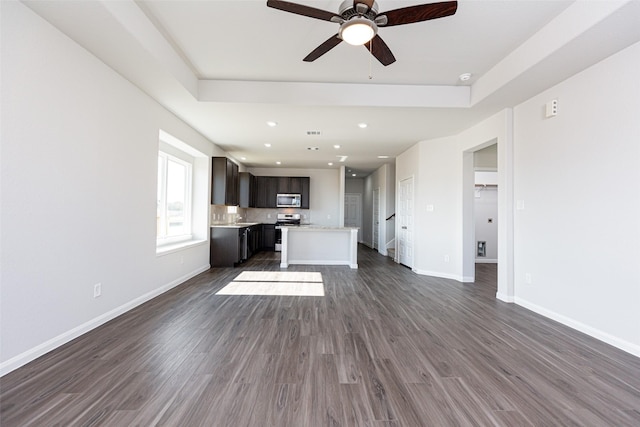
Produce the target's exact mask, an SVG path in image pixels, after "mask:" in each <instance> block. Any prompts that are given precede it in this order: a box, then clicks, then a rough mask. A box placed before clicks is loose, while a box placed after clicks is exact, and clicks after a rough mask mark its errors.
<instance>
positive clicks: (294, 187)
mask: <svg viewBox="0 0 640 427" xmlns="http://www.w3.org/2000/svg"><path fill="white" fill-rule="evenodd" d="M310 189H311V179H310V178H309V177H308V176H300V177H293V178H291V192H292V193H296V194H297V193H300V208H301V209H309V193H310Z"/></svg>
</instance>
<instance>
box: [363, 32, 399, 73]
mask: <svg viewBox="0 0 640 427" xmlns="http://www.w3.org/2000/svg"><path fill="white" fill-rule="evenodd" d="M369 44H371V45H372V46H371V48H370V47H369ZM364 47H366V48H367V50H369V49H371V54H372V55H373V56H375V57H376V59H377V60H378V61H380V63H381V64H382V65H384V66H385V67H386V66H387V65H390V64H393V63H394V62H396V58H395V56H393V53H391V49H389V46H387V44H386V43H385V42H384V40H382V38H381V37H380V36H379V35H377V34H376V36H375V37H374V38H373V39H371V41H369V42H367V43H365V44H364Z"/></svg>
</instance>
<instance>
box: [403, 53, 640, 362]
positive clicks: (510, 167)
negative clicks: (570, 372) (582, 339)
mask: <svg viewBox="0 0 640 427" xmlns="http://www.w3.org/2000/svg"><path fill="white" fill-rule="evenodd" d="M638 58H640V44H636V45H633V46H631V47H629V48H627V49H626V50H623V51H622V52H620V53H618V54H616V55H614V56H612V57H610V58H608V59H606V60H604V61H602V62H601V63H599V64H596V65H595V66H593V67H591V68H589V69H587V70H585V71H583V72H582V73H580V74H578V75H576V76H574V77H572V78H570V79H568V80H566V81H565V82H563V83H561V84H559V85H557V86H555V87H553V88H551V89H549V90H547V91H545V92H543V93H541V94H540V95H538V96H536V97H534V98H532V99H530V100H528V101H526V102H524V103H523V104H521V105H519V106H517V107H515V109H514V110H510V109H505V110H504V111H502V112H500V113H498V114H496V115H494V116H492V117H490V118H489V119H487V120H485V121H483V122H481V123H478V124H477V125H475V126H473V127H472V128H470V129H468V130H466V131H464V132H462V133H460V134H459V135H457V136H452V137H449V138H441V139H437V140H432V141H423V142H420V143H418V144H416V145H415V146H413V147H412V148H410V149H409V150H407V151H406V152H405V153H403V154H402V155H400V156H398V158H397V163H396V167H397V173H396V176H397V178H396V181H397V182H399V181H401V180H402V179H404V178H405V177H407V176H412V175H413V176H416V177H417V179H416V188H415V192H416V195H415V223H416V233H417V235H416V248H415V262H414V264H415V266H414V270H416V271H417V272H418V273H422V274H430V275H434V276H439V277H451V278H456V279H457V280H463V281H464V280H466V279H467V278H468V277H469V275H468V273H467V271H466V270H465V269H466V268H468V266H467V264H466V263H467V260H471V261H473V255H474V253H473V250H475V244H474V243H473V241H472V240H473V237H472V236H473V234H471V233H469V230H473V225H472V224H473V214H472V213H473V209H472V207H471V206H472V205H473V191H472V190H471V191H470V192H469V191H468V189H467V187H469V188H471V187H470V186H469V185H467V184H469V183H468V182H467V181H468V178H470V177H471V178H472V176H473V159H472V156H471V158H470V157H469V154H470V153H471V154H472V152H473V151H476V150H478V149H481V148H484V147H486V146H489V145H491V144H494V143H497V144H498V145H497V155H498V188H499V190H498V212H499V214H498V216H499V218H500V221H499V230H498V260H499V264H498V295H497V296H498V297H499V298H500V299H503V300H506V301H515V302H517V303H518V304H521V305H523V306H525V307H528V308H530V309H532V310H534V311H537V312H539V313H541V314H543V315H546V316H549V317H551V318H553V319H555V320H558V321H560V322H562V323H564V324H567V325H569V326H572V327H574V328H577V329H579V330H581V331H583V332H586V333H588V334H590V335H592V336H595V337H597V338H599V339H601V340H604V341H606V342H608V343H610V344H613V345H615V346H617V347H619V348H622V349H624V350H626V351H629V352H631V353H633V354H636V355H640V310H638V307H639V303H640V262H638V260H640V245H638V242H640V168H639V167H638V165H639V164H640V144H639V143H638V141H639V140H640V122H638V120H637V118H638V116H639V113H640V97H638V94H639V93H640V84H639V83H638V80H637V79H636V77H635V76H637V75H638V73H639V72H640V61H638ZM550 99H558V101H559V105H560V107H559V115H558V116H557V117H555V118H553V119H545V118H544V116H543V113H544V106H545V104H546V102H547V101H549V100H550ZM417 158H419V162H416V160H415V159H417ZM469 182H470V183H472V182H473V181H472V180H471V181H469ZM516 201H520V203H522V204H523V206H524V209H522V210H519V209H516V206H517V202H516ZM427 205H433V207H434V209H433V211H432V212H428V211H427V209H426V207H427ZM514 212H515V214H514ZM511 230H513V231H511ZM467 240H471V241H469V242H467ZM467 251H470V253H469V254H467ZM444 254H448V255H449V256H450V263H445V262H444V261H443V255H444ZM526 277H531V284H528V283H526V280H525V279H526Z"/></svg>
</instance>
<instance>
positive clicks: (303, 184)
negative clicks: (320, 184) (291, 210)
mask: <svg viewBox="0 0 640 427" xmlns="http://www.w3.org/2000/svg"><path fill="white" fill-rule="evenodd" d="M255 183H256V185H255V194H256V196H255V205H254V207H256V208H272V209H273V208H276V207H277V206H276V196H277V195H278V194H279V193H283V194H300V196H301V201H300V207H301V208H302V209H309V190H310V187H311V180H310V178H309V177H308V176H258V177H255Z"/></svg>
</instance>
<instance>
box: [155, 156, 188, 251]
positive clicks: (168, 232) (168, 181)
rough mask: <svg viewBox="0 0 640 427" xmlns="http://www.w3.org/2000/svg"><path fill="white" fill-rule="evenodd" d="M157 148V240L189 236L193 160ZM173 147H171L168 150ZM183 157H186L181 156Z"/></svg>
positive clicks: (168, 242) (175, 240) (174, 241)
mask: <svg viewBox="0 0 640 427" xmlns="http://www.w3.org/2000/svg"><path fill="white" fill-rule="evenodd" d="M167 151H169V150H164V151H163V147H162V146H161V149H160V151H159V152H158V198H157V202H158V204H157V207H158V210H157V244H158V246H160V245H164V244H170V243H177V242H180V241H183V240H190V239H191V238H192V236H191V198H192V192H191V189H192V180H191V177H192V168H193V161H189V160H188V156H180V157H183V158H178V157H176V156H175V155H173V154H169V153H168V152H167ZM171 151H174V150H171ZM185 158H186V159H185Z"/></svg>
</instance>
